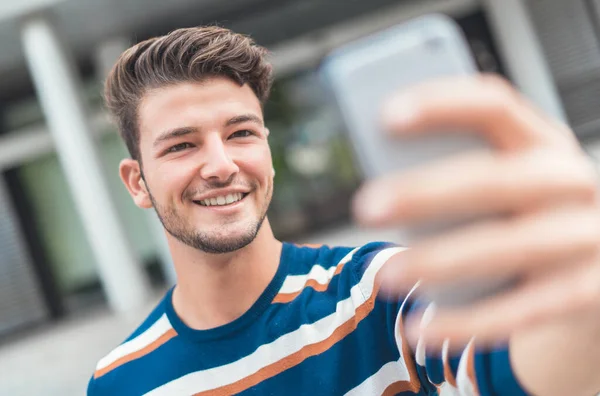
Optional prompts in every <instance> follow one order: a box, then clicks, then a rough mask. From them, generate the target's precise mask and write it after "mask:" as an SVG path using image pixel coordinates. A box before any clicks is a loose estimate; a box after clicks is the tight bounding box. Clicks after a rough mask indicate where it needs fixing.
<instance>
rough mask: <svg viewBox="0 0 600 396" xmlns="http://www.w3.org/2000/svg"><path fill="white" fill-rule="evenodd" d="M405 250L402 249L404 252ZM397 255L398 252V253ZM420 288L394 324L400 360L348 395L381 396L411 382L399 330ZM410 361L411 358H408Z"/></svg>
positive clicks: (386, 365)
mask: <svg viewBox="0 0 600 396" xmlns="http://www.w3.org/2000/svg"><path fill="white" fill-rule="evenodd" d="M402 250H404V249H400V250H399V251H402ZM396 253H397V252H396ZM418 286H419V284H418V283H417V284H416V285H414V286H413V288H412V289H411V290H410V292H408V294H407V295H406V297H405V298H404V300H403V301H402V304H401V306H400V310H399V311H398V314H397V315H396V321H395V324H394V326H395V327H394V334H395V338H396V346H397V348H398V351H399V352H400V359H399V360H397V361H395V362H389V363H386V364H384V365H383V366H382V367H381V368H380V369H379V370H378V371H377V372H376V373H375V374H373V375H372V376H370V377H369V378H367V379H366V380H364V381H363V382H362V383H361V384H360V385H358V386H357V387H355V388H354V389H352V390H350V391H349V392H348V393H346V395H356V396H358V395H381V394H383V392H384V391H385V390H386V389H387V387H388V386H390V385H391V384H393V383H394V382H398V381H410V372H409V371H408V367H407V366H406V360H405V359H406V358H407V357H406V356H403V351H402V344H403V342H404V340H403V339H402V334H400V331H399V330H398V329H399V328H400V321H401V320H402V315H403V314H404V307H405V304H406V300H408V298H409V297H410V295H411V294H412V293H413V292H414V291H415V289H416V288H417V287H418ZM408 358H409V359H410V358H411V357H408Z"/></svg>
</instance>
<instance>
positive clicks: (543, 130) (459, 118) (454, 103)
mask: <svg viewBox="0 0 600 396" xmlns="http://www.w3.org/2000/svg"><path fill="white" fill-rule="evenodd" d="M382 122H383V125H384V128H386V129H387V130H390V131H393V133H396V134H403V135H407V134H420V133H427V132H432V131H439V130H440V129H443V130H458V131H462V132H469V133H475V134H479V135H480V136H481V137H483V138H485V139H487V140H488V141H489V142H490V143H492V144H493V145H494V146H495V147H497V148H499V149H504V150H510V149H519V148H523V147H529V146H530V145H531V144H533V143H543V144H554V145H563V144H565V143H566V142H569V144H570V145H572V146H573V147H575V146H576V145H575V143H574V138H572V136H567V135H566V134H565V133H563V132H564V130H563V129H562V128H558V127H557V124H556V123H555V122H549V121H548V119H547V118H546V117H544V116H542V115H541V113H540V112H539V111H536V110H534V109H533V107H532V106H531V105H529V104H528V103H527V102H526V101H524V100H523V99H522V97H521V96H520V95H519V94H518V93H517V91H516V90H515V89H514V88H513V87H512V86H511V85H510V84H509V83H508V82H506V81H505V80H503V79H501V78H499V77H496V76H491V75H483V76H477V77H462V78H457V77H452V78H443V79H437V80H434V81H430V82H426V83H423V84H419V85H416V86H414V87H411V88H409V89H407V90H404V91H402V92H400V93H398V94H396V95H395V96H392V97H391V98H390V99H389V101H388V102H387V103H386V105H385V106H384V109H383V114H382ZM569 135H570V134H569Z"/></svg>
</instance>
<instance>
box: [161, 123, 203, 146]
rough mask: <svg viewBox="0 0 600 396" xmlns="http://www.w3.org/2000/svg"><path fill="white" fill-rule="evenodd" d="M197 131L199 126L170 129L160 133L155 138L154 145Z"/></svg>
mask: <svg viewBox="0 0 600 396" xmlns="http://www.w3.org/2000/svg"><path fill="white" fill-rule="evenodd" d="M197 131H198V128H195V127H181V128H174V129H170V130H168V131H166V132H164V133H162V134H160V135H159V136H158V137H157V138H156V139H155V140H154V143H153V146H154V147H157V146H158V145H160V144H161V143H162V142H164V141H166V140H171V139H174V138H177V137H181V136H185V135H189V134H190V133H194V132H197Z"/></svg>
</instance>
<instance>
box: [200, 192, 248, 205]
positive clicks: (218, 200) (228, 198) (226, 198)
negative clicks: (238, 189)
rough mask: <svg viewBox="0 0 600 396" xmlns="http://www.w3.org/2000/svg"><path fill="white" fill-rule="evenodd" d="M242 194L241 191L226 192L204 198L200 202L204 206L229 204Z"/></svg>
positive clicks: (241, 196) (238, 198) (240, 197)
mask: <svg viewBox="0 0 600 396" xmlns="http://www.w3.org/2000/svg"><path fill="white" fill-rule="evenodd" d="M243 196H244V195H243V194H242V193H234V194H227V195H222V196H220V197H215V198H206V199H203V200H202V201H200V203H201V204H202V205H204V206H220V205H229V204H232V203H234V202H237V201H239V200H240V199H242V198H243Z"/></svg>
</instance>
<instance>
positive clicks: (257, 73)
mask: <svg viewBox="0 0 600 396" xmlns="http://www.w3.org/2000/svg"><path fill="white" fill-rule="evenodd" d="M267 54H268V52H267V50H266V49H265V48H263V47H261V46H259V45H257V44H256V43H255V42H254V41H253V40H252V39H251V38H249V37H247V36H244V35H242V34H238V33H234V32H232V31H231V30H229V29H225V28H222V27H218V26H205V27H193V28H185V29H178V30H175V31H173V32H171V33H169V34H167V35H165V36H160V37H154V38H151V39H148V40H146V41H142V42H140V43H138V44H136V45H134V46H133V47H131V48H129V49H127V50H126V51H125V52H123V54H121V56H120V57H119V59H118V60H117V62H116V64H115V65H114V66H113V68H112V70H111V72H110V73H109V75H108V78H107V79H106V83H105V87H104V100H105V103H106V106H107V108H108V110H109V111H110V113H111V115H112V116H113V117H114V119H115V121H116V123H117V126H118V128H119V132H120V134H121V137H122V138H123V140H124V141H125V144H126V145H127V149H128V150H129V154H130V155H131V157H132V158H133V159H135V160H138V161H141V153H140V147H139V142H140V131H139V123H138V108H139V104H140V101H141V99H142V98H143V96H144V94H145V93H146V92H147V91H148V90H151V89H156V88H160V87H164V86H169V85H173V84H177V83H182V82H201V81H203V80H206V79H207V78H211V77H226V78H230V79H231V80H233V81H235V82H236V83H238V84H240V86H241V85H244V84H248V86H249V87H250V88H251V89H252V91H253V92H254V94H255V95H256V97H257V98H258V100H259V101H260V103H261V105H264V103H265V102H266V100H267V99H268V97H269V92H270V90H271V85H272V79H273V77H272V74H273V72H272V66H271V64H270V63H269V61H268V60H267Z"/></svg>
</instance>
